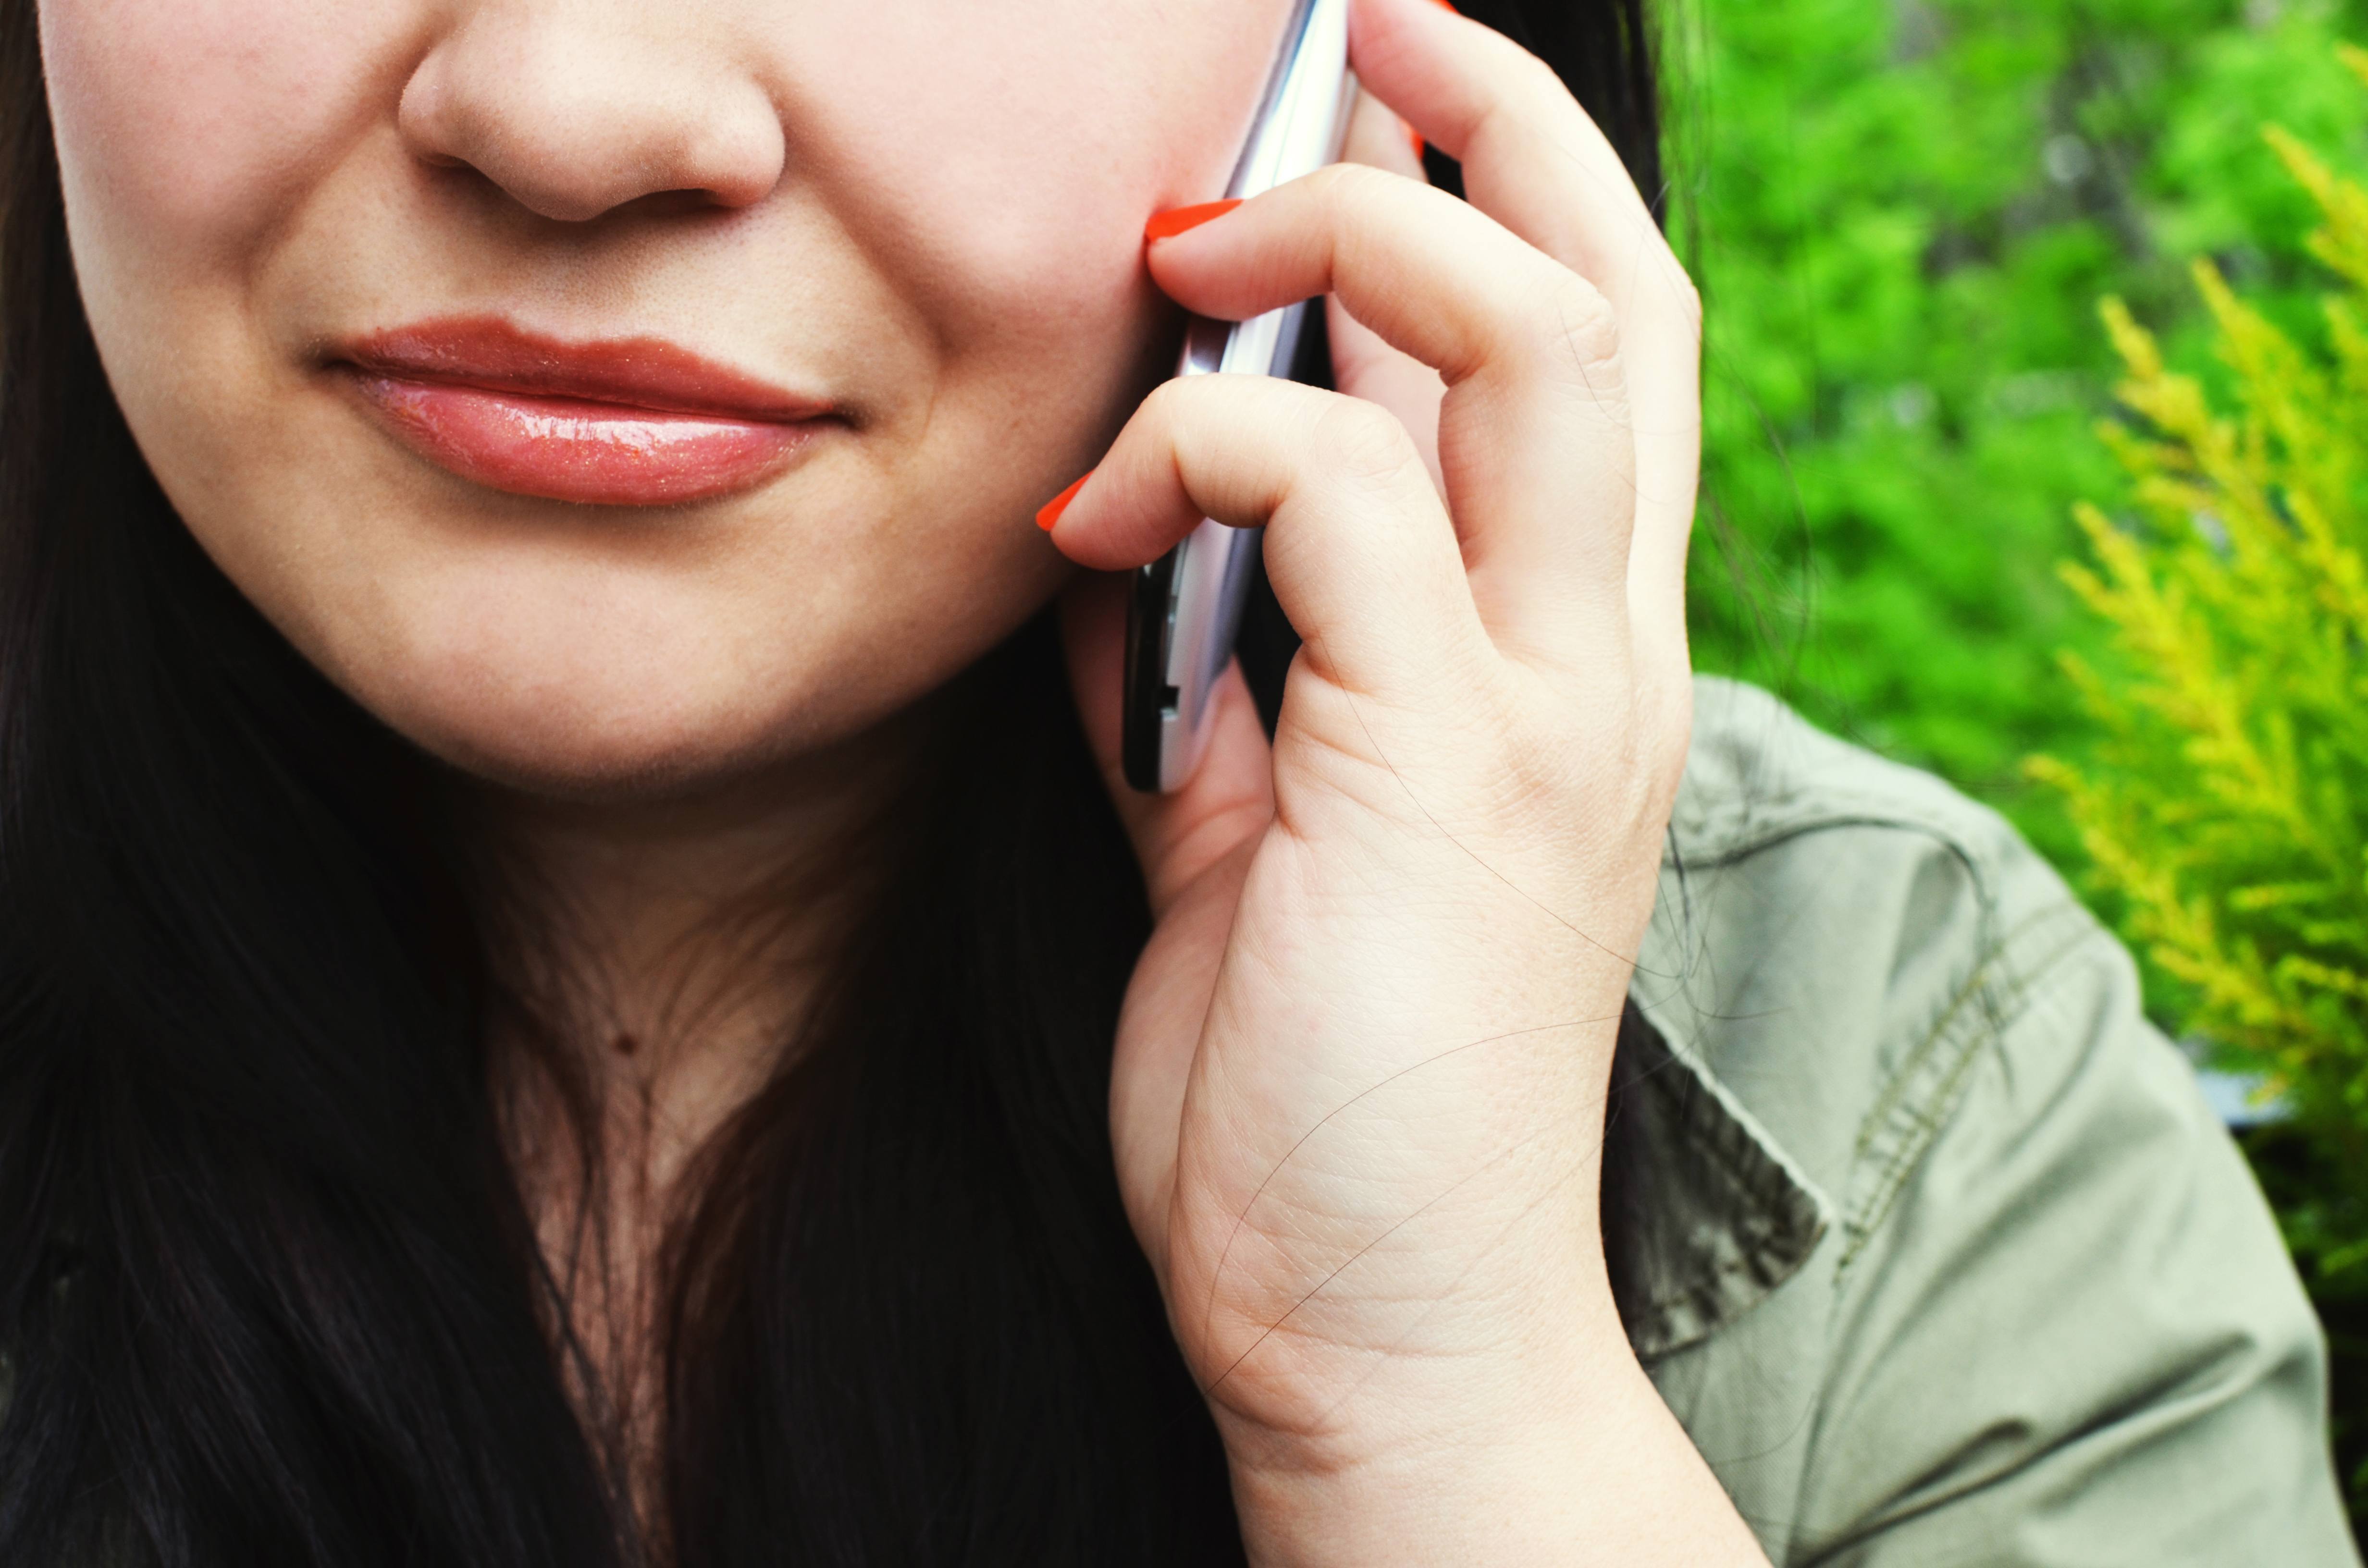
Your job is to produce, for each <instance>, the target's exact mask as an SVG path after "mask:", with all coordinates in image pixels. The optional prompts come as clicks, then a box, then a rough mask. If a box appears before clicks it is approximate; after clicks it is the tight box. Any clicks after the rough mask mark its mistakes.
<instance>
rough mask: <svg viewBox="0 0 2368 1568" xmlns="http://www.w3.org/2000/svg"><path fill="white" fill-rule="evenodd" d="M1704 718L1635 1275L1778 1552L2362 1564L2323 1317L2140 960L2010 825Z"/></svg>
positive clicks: (1637, 1313)
mask: <svg viewBox="0 0 2368 1568" xmlns="http://www.w3.org/2000/svg"><path fill="white" fill-rule="evenodd" d="M1696 701H1697V715H1696V721H1695V732H1694V740H1693V749H1692V752H1691V756H1690V758H1689V760H1688V764H1687V770H1686V777H1685V784H1684V787H1683V789H1682V790H1681V791H1680V793H1679V801H1678V806H1677V812H1676V816H1675V819H1674V821H1673V823H1672V824H1671V831H1670V835H1669V844H1670V849H1669V853H1668V858H1667V860H1666V861H1665V863H1664V866H1663V869H1662V880H1661V897H1660V903H1659V906H1658V909H1657V911H1656V915H1655V918H1654V924H1653V928H1652V931H1651V934H1650V937H1648V939H1647V942H1646V945H1645V949H1644V955H1643V958H1642V960H1641V961H1640V962H1639V964H1638V966H1637V972H1636V978H1635V981H1634V985H1633V987H1632V990H1631V996H1632V999H1633V1000H1634V1002H1635V1003H1636V1005H1637V1006H1638V1007H1639V1008H1640V1009H1641V1010H1642V1012H1643V1013H1644V1015H1645V1017H1646V1018H1647V1019H1649V1020H1650V1022H1651V1023H1652V1024H1653V1025H1654V1026H1655V1029H1656V1030H1657V1032H1658V1034H1659V1035H1660V1037H1661V1039H1660V1040H1658V1041H1655V1040H1651V1038H1650V1036H1651V1034H1652V1033H1653V1032H1654V1031H1637V1032H1638V1033H1641V1034H1643V1035H1644V1036H1645V1045H1644V1047H1643V1052H1644V1054H1645V1056H1646V1057H1648V1058H1649V1059H1648V1060H1645V1061H1642V1062H1630V1063H1629V1064H1628V1065H1627V1067H1626V1069H1625V1071H1627V1072H1629V1073H1630V1074H1634V1075H1635V1076H1634V1088H1633V1089H1632V1090H1631V1091H1630V1092H1629V1093H1627V1094H1626V1095H1625V1096H1623V1099H1624V1106H1625V1108H1624V1110H1623V1114H1626V1115H1630V1116H1633V1117H1635V1118H1637V1119H1638V1120H1639V1125H1638V1126H1636V1127H1634V1128H1632V1129H1631V1130H1629V1136H1630V1138H1631V1140H1632V1146H1634V1147H1636V1148H1639V1149H1642V1150H1644V1151H1645V1154H1644V1156H1643V1158H1642V1159H1641V1162H1640V1163H1641V1167H1642V1174H1641V1176H1639V1178H1638V1181H1639V1184H1640V1198H1641V1202H1640V1203H1639V1204H1638V1206H1637V1210H1636V1211H1637V1213H1638V1215H1639V1216H1640V1217H1641V1219H1640V1221H1639V1222H1638V1223H1636V1224H1634V1225H1632V1226H1630V1227H1627V1228H1626V1229H1627V1231H1628V1232H1629V1233H1628V1234H1626V1235H1625V1236H1624V1237H1623V1238H1622V1239H1620V1240H1618V1241H1616V1242H1615V1248H1616V1249H1617V1251H1618V1253H1619V1254H1620V1256H1615V1258H1614V1263H1615V1266H1617V1267H1619V1268H1620V1270H1621V1272H1622V1273H1623V1274H1624V1275H1625V1276H1626V1278H1627V1280H1628V1284H1629V1290H1628V1294H1629V1296H1630V1298H1631V1299H1630V1307H1631V1310H1630V1312H1629V1313H1628V1321H1629V1330H1630V1335H1631V1337H1632V1339H1633V1340H1634V1343H1635V1345H1636V1346H1637V1349H1638V1350H1639V1352H1640V1353H1641V1354H1642V1356H1643V1357H1644V1358H1645V1365H1646V1366H1647V1368H1648V1369H1650V1371H1651V1373H1652V1376H1653V1380H1654V1381H1655V1383H1656V1385H1658V1387H1659V1389H1660V1391H1661V1392H1662V1394H1663V1396H1664V1397H1665V1398H1666V1399H1667V1400H1668V1403H1669V1405H1670V1407H1671V1409H1673V1410H1674V1411H1675V1412H1676V1413H1677V1415H1678V1417H1679V1420H1680V1421H1682V1422H1683V1423H1684V1424H1685V1426H1686V1429H1687V1431H1688V1432H1689V1433H1691V1436H1692V1437H1693V1439H1694V1442H1695V1444H1696V1445H1697V1446H1698V1447H1699V1448H1700V1449H1702V1452H1703V1454H1704V1455H1705V1456H1707V1458H1708V1459H1709V1460H1710V1463H1711V1465H1712V1468H1713V1470H1715V1471H1716V1472H1717V1474H1718V1476H1719V1479H1720V1480H1721V1481H1722V1482H1723V1483H1725V1486H1726V1489H1727V1491H1728V1493H1729V1494H1732V1495H1733V1497H1734V1498H1735V1501H1736V1506H1738V1507H1739V1508H1740V1509H1741V1511H1742V1513H1743V1516H1744V1517H1745V1518H1746V1519H1748V1520H1749V1521H1750V1523H1751V1526H1752V1528H1754V1529H1755V1530H1757V1531H1758V1533H1759V1540H1760V1542H1761V1544H1762V1545H1763V1546H1764V1547H1765V1548H1766V1549H1767V1551H1768V1553H1769V1555H1770V1557H1771V1558H1772V1559H1774V1561H1775V1562H1777V1563H1779V1564H1805V1563H1835V1564H1842V1563H1847V1564H1856V1565H1862V1568H1894V1565H1906V1564H1915V1565H1917V1568H1946V1565H1949V1564H1958V1563H1983V1564H1991V1563H2031V1564H2046V1565H2050V1568H2054V1565H2056V1564H2076V1563H2078V1564H2088V1563H2097V1564H2107V1563H2111V1564H2124V1563H2127V1564H2147V1565H2150V1568H2163V1565H2168V1564H2174V1563H2214V1564H2218V1563H2261V1564H2276V1565H2279V1568H2317V1565H2318V1564H2336V1563H2352V1562H2358V1558H2357V1557H2356V1555H2355V1552H2354V1549H2353V1546H2352V1544H2351V1537H2350V1535H2349V1533H2348V1531H2347V1529H2346V1527H2345V1523H2344V1519H2343V1514H2342V1509H2341V1506H2340V1503H2339V1501H2338V1497H2337V1491H2336V1486H2335V1482H2334V1477H2333V1473H2332V1469H2331V1465H2330V1460H2329V1458H2328V1439H2327V1427H2326V1368H2325V1351H2324V1347H2323V1345H2322V1342H2321V1339H2320V1335H2319V1331H2318V1328H2317V1324H2316V1322H2315V1320H2314V1319H2313V1317H2312V1315H2311V1311H2310V1308H2309V1305H2308V1304H2307V1302H2306V1301H2305V1298H2304V1296H2303V1292H2302V1290H2301V1287H2300V1285H2299V1283H2298V1282H2297V1280H2296V1278H2295V1276H2294V1270H2293V1267H2291V1266H2290V1264H2289V1263H2288V1262H2287V1259H2286V1256H2285V1254H2284V1252H2283V1249H2282V1248H2281V1246H2280V1244H2279V1241H2278V1236H2277V1233H2276V1231H2275V1229H2274V1228H2273V1226H2272V1223H2271V1218H2270V1215H2269V1212H2268V1210H2267V1209H2266V1207H2265V1206H2264V1204H2263V1202H2262V1199H2261V1197H2260V1191H2259V1189H2258V1188H2257V1187H2255V1186H2254V1184H2253V1181H2252V1178H2251V1176H2250V1175H2249V1173H2248V1171H2247V1170H2246V1168H2245V1165H2244V1164H2243V1162H2242V1159H2241V1157H2240V1156H2239V1154H2238V1153H2237V1150H2236V1148H2235V1147H2234V1146H2233V1145H2232V1144H2231V1142H2229V1140H2228V1138H2227V1136H2226V1133H2225V1132H2224V1131H2222V1129H2221V1127H2220V1124H2219V1122H2218V1120H2217V1119H2215V1118H2214V1115H2213V1113H2212V1111H2211V1110H2210V1109H2209V1108H2207V1107H2206V1105H2205V1103H2204V1100H2203V1096H2202V1094H2201V1093H2200V1092H2199V1090H2198V1089H2197V1087H2196V1085H2195V1083H2194V1082H2193V1079H2192V1073H2191V1071H2190V1069H2189V1067H2188V1064H2187V1062H2186V1061H2185V1059H2184V1058H2183V1057H2181V1056H2180V1053H2179V1052H2178V1051H2176V1050H2175V1049H2174V1048H2173V1047H2172V1046H2171V1045H2170V1044H2169V1042H2168V1041H2166V1040H2164V1039H2163V1038H2162V1036H2161V1035H2160V1034H2158V1033H2157V1032H2156V1030H2155V1029H2154V1028H2152V1027H2151V1026H2149V1025H2148V1024H2147V1023H2146V1020H2145V1018H2144V1017H2141V1016H2140V1014H2139V1010H2138V990H2137V981H2136V976H2135V971H2134V970H2133V968H2132V965H2131V962H2130V960H2129V958H2128V956H2127V955H2126V954H2125V953H2124V952H2123V949H2121V948H2120V946H2119V945H2117V944H2116V943H2115V942H2114V941H2113V940H2112V937H2110V936H2108V935H2107V934H2106V933H2105V932H2103V931H2102V930H2101V929H2100V927H2099V926H2097V924H2096V923H2095V922H2094V921H2093V920H2092V919H2091V918H2090V917H2089V915H2087V914H2086V913H2085V912H2084V911H2083V910H2082V909H2081V907H2080V906H2079V904H2078V903H2077V902H2076V901H2075V900H2074V899H2073V897H2072V895H2071V894H2070V893H2069V892H2066V889H2065V886H2064V884H2063V883H2062V882H2061V881H2059V880H2058V879H2057V878H2056V876H2055V873H2054V872H2053V871H2051V870H2050V869H2048V868H2047V867H2046V866H2045V865H2044V864H2043V863H2042V862H2041V861H2040V859H2039V858H2038V857H2036V856H2035V855H2033V854H2032V851H2031V850H2030V849H2029V848H2027V847H2026V846H2024V845H2023V844H2022V843H2021V841H2020V840H2019V839H2018V838H2017V837H2016V836H2015V835H2014V834H2013V832H2012V831H2011V830H2010V829H2009V828H2008V827H2007V825H2006V824H2004V823H2003V822H2002V821H2000V820H1999V819H1998V817H1997V816H1996V815H1994V814H1993V813H1991V812H1988V811H1986V810H1984V809H1983V808H1981V807H1979V806H1976V805H1974V804H1973V803H1971V802H1970V801H1966V800H1964V798H1963V797H1961V796H1959V795H1957V794H1955V793H1954V792H1952V790H1949V789H1948V788H1947V787H1945V786H1944V785H1942V784H1941V783H1939V782H1937V781H1936V780H1934V779H1932V778H1929V777H1927V776H1925V775H1923V774H1919V773H1916V772H1913V771H1910V770H1908V769H1907V768H1903V767H1895V766H1893V765H1892V764H1889V763H1886V762H1884V761H1882V760H1880V759H1878V758H1876V757H1873V756H1869V755H1867V754H1865V753H1863V752H1860V751H1856V750H1853V749H1851V748H1850V747H1849V746H1846V745H1843V744H1840V743H1839V742H1838V741H1835V740H1832V739H1830V738H1828V737H1827V736H1825V735H1822V734H1819V733H1816V731H1814V730H1812V729H1810V728H1809V727H1808V726H1807V725H1805V724H1804V723H1803V722H1801V721H1799V720H1798V719H1796V718H1794V717H1793V716H1792V715H1791V714H1790V713H1789V712H1787V711H1786V710H1784V709H1783V708H1782V706H1780V705H1779V704H1778V703H1777V702H1776V701H1775V700H1774V699H1771V698H1769V697H1767V696H1766V695H1764V694H1762V693H1760V692H1758V691H1754V690H1752V689H1750V688H1749V687H1740V686H1736V685H1734V684H1732V683H1729V682H1725V681H1719V680H1712V679H1704V680H1702V681H1701V682H1700V683H1699V684H1698V686H1697V688H1696Z"/></svg>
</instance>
